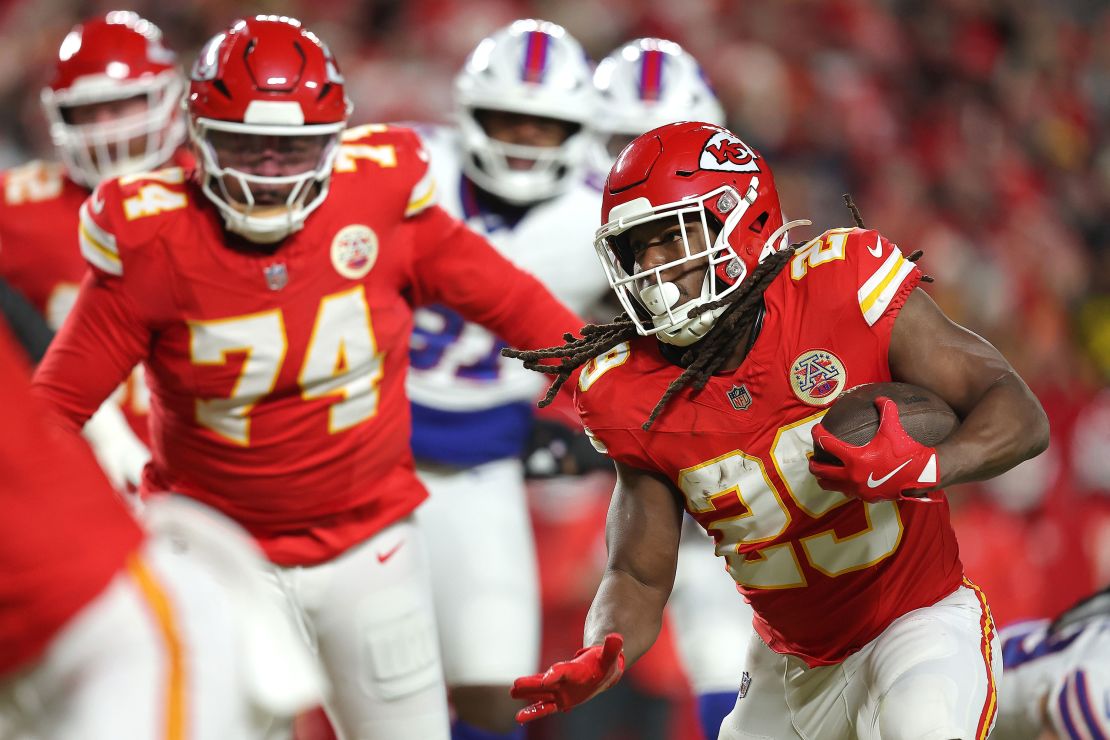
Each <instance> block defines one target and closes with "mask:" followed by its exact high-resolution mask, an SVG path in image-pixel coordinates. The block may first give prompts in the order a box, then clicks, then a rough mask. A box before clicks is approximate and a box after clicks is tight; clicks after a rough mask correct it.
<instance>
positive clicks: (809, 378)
mask: <svg viewBox="0 0 1110 740" xmlns="http://www.w3.org/2000/svg"><path fill="white" fill-rule="evenodd" d="M845 376H846V373H845V371H844V363H843V362H841V361H840V358H839V357H837V356H836V355H834V354H833V353H832V352H829V351H828V350H823V349H811V350H809V351H807V352H803V353H802V354H800V355H798V357H797V359H795V360H794V363H793V364H792V365H791V366H790V387H791V388H792V389H793V390H794V395H795V396H797V397H798V400H799V401H801V402H802V403H805V404H808V405H810V406H828V405H829V404H830V403H832V402H833V401H834V400H836V397H837V396H839V395H840V392H841V391H843V390H844V388H845V385H846V383H845Z"/></svg>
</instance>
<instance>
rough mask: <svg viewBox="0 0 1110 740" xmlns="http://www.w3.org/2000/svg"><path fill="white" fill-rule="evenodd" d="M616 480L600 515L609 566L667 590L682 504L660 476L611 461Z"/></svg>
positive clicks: (679, 525)
mask: <svg viewBox="0 0 1110 740" xmlns="http://www.w3.org/2000/svg"><path fill="white" fill-rule="evenodd" d="M616 468H617V485H616V488H615V489H614V491H613V498H612V501H611V502H610V504H609V514H608V516H607V517H606V521H605V541H606V545H607V546H608V548H609V568H610V569H617V570H621V571H624V572H626V573H628V574H629V575H631V576H633V577H634V578H635V579H636V580H638V581H640V582H641V583H643V584H644V585H646V586H650V587H653V588H658V589H662V590H665V591H667V592H669V591H670V589H671V586H672V584H673V583H674V573H675V566H676V563H677V562H678V540H679V534H680V530H681V524H682V508H681V507H680V506H679V503H678V499H677V497H676V494H675V491H674V488H673V487H672V486H671V484H670V483H669V481H667V480H666V479H665V478H664V477H663V476H661V475H659V474H657V473H653V472H649V471H646V470H642V469H639V468H634V467H631V466H629V465H625V464H622V463H617V464H616Z"/></svg>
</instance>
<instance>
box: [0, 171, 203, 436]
mask: <svg viewBox="0 0 1110 740" xmlns="http://www.w3.org/2000/svg"><path fill="white" fill-rule="evenodd" d="M174 161H176V162H181V163H188V162H191V161H192V158H191V156H190V155H188V154H187V153H185V152H180V153H179V154H177V155H175V157H174ZM87 197H89V191H88V190H86V189H85V188H84V187H83V186H81V185H78V184H77V183H75V182H74V181H73V180H71V179H69V177H67V176H66V173H65V168H64V167H63V166H62V165H61V164H58V163H54V162H41V161H35V162H30V163H28V164H25V165H22V166H20V167H15V168H13V169H11V170H8V171H7V172H5V173H3V175H0V278H3V279H4V280H6V281H7V282H8V283H9V284H10V285H11V286H12V287H14V288H15V289H16V290H18V291H19V292H20V293H22V294H23V296H24V297H26V298H27V299H28V300H29V301H30V302H31V305H33V306H34V307H35V308H36V309H38V311H39V313H40V314H42V316H43V318H45V319H46V323H47V324H49V325H50V327H51V328H52V329H54V330H57V329H58V327H60V326H61V325H62V322H63V321H64V320H65V318H66V316H67V315H68V314H69V310H70V309H71V308H72V307H73V302H74V301H75V300H77V291H78V289H79V288H80V285H81V279H82V277H84V275H85V273H86V272H87V270H88V265H86V263H85V259H84V257H82V256H81V250H80V249H79V248H78V240H77V234H78V217H77V213H78V211H79V210H80V208H81V204H82V203H84V202H85V199H86V198H87ZM117 400H118V401H119V404H120V408H121V410H122V411H123V413H124V415H125V416H126V417H127V420H128V422H130V424H131V427H132V429H133V430H134V431H135V434H137V435H138V436H139V438H140V439H141V440H143V442H148V441H149V434H148V432H147V414H148V412H149V404H148V396H147V389H146V386H145V384H144V383H143V381H142V375H141V374H139V373H136V374H135V375H133V376H131V377H129V378H128V379H127V381H126V384H125V385H124V386H123V387H122V388H120V395H119V397H118V398H117Z"/></svg>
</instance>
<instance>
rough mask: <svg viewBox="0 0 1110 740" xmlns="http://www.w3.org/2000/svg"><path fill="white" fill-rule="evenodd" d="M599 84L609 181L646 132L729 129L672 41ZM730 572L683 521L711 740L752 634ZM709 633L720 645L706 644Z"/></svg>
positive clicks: (625, 53) (695, 662)
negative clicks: (669, 127)
mask: <svg viewBox="0 0 1110 740" xmlns="http://www.w3.org/2000/svg"><path fill="white" fill-rule="evenodd" d="M594 83H595V85H596V86H597V90H598V97H599V98H600V109H599V111H598V116H597V124H596V126H597V128H598V146H596V147H594V164H595V166H596V167H598V170H599V171H600V173H601V174H600V177H601V178H602V179H604V177H605V175H607V174H608V172H609V169H610V168H611V167H612V166H613V162H614V161H615V160H616V158H617V155H618V154H620V152H621V150H622V149H624V147H626V146H627V145H628V144H629V143H630V142H631V141H632V140H633V139H635V138H636V137H637V136H639V135H640V134H642V133H644V132H645V131H649V130H651V129H653V128H655V127H657V126H662V125H664V124H667V123H674V122H676V121H690V120H694V121H704V122H707V123H712V124H716V125H722V126H723V125H724V123H725V112H724V110H723V109H722V108H721V104H720V102H719V101H718V100H717V96H716V95H715V94H714V93H713V90H712V89H710V87H709V85H708V83H707V82H706V79H705V73H704V72H703V71H702V69H701V66H700V65H699V64H698V62H697V60H696V59H694V57H693V56H691V55H690V54H689V53H688V52H686V51H685V50H684V49H683V48H682V47H681V46H679V45H678V44H676V43H674V42H673V41H667V40H665V39H656V38H642V39H634V40H632V41H629V42H628V43H627V44H623V45H621V46H620V47H619V48H617V49H615V50H614V51H613V53H611V54H609V55H608V56H607V57H605V58H604V59H602V60H601V61H600V62H599V63H598V65H597V70H596V71H595V72H594ZM591 215H592V214H591ZM594 269H596V263H595V264H594ZM723 566H724V563H723V562H722V561H720V560H716V559H715V557H714V553H713V540H712V538H711V537H708V536H707V535H706V533H705V532H704V531H703V530H702V529H701V528H700V527H699V526H698V525H697V522H695V521H694V520H693V519H692V518H691V517H688V516H686V517H683V520H682V539H681V540H680V542H679V549H678V566H677V570H676V572H675V582H674V588H673V589H672V590H671V598H670V601H669V603H668V609H669V611H668V614H669V616H670V619H671V623H672V624H673V625H674V631H673V634H674V636H675V644H676V647H677V648H678V654H679V656H680V657H681V658H682V665H683V668H684V669H685V671H686V675H687V676H688V677H689V679H690V685H691V688H692V689H693V691H694V694H695V695H696V696H697V700H698V719H699V721H700V722H701V728H702V734H703V735H704V736H705V737H708V738H715V737H717V734H718V733H719V731H720V729H721V722H722V721H723V720H724V718H725V715H727V714H728V713H729V712H730V711H731V710H732V705H733V704H734V703H735V701H736V691H737V689H738V688H739V686H740V679H741V676H742V675H743V670H744V668H743V658H744V652H745V649H746V647H747V644H748V640H750V639H751V635H752V610H751V607H750V606H748V604H747V603H746V602H745V601H744V600H743V599H740V598H737V596H736V584H735V583H734V582H733V581H732V579H731V578H730V577H729V575H728V573H727V572H725V569H724V567H723ZM707 634H712V635H713V639H712V640H706V639H705V635H707Z"/></svg>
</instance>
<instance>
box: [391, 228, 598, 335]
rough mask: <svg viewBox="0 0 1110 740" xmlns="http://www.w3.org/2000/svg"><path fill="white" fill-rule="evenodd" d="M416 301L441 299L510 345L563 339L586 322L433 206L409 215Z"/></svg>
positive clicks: (482, 239) (470, 232) (476, 235)
mask: <svg viewBox="0 0 1110 740" xmlns="http://www.w3.org/2000/svg"><path fill="white" fill-rule="evenodd" d="M407 223H408V224H409V226H410V227H411V228H413V229H414V258H413V287H414V299H415V302H416V303H417V305H421V304H425V303H443V304H445V305H447V306H449V307H451V308H453V309H455V310H456V311H458V312H459V313H460V314H462V315H463V317H465V318H466V319H467V320H469V321H473V322H475V323H478V324H481V325H482V326H485V327H486V328H487V329H489V330H490V331H492V332H493V333H494V334H496V335H497V336H499V337H501V338H502V339H504V340H505V341H506V342H508V343H509V344H510V345H511V346H513V347H518V348H521V349H539V348H542V347H555V346H558V345H561V344H563V341H564V340H563V334H564V333H566V332H575V333H577V332H578V330H579V329H580V328H582V325H583V324H584V323H585V322H583V321H582V319H581V318H579V317H578V316H576V315H575V314H574V313H572V312H571V311H570V310H569V309H568V308H567V307H566V306H564V305H563V304H562V303H561V302H560V301H559V300H558V299H556V298H555V297H554V296H552V295H551V293H550V292H549V291H548V290H547V288H545V287H544V286H543V285H542V284H541V283H540V282H539V281H538V280H536V278H534V277H532V276H531V275H529V274H528V273H526V272H523V271H522V270H520V269H518V268H517V267H516V266H514V265H513V264H512V263H511V262H509V261H508V260H507V259H505V258H504V257H502V256H501V255H500V254H498V253H497V251H496V250H494V248H493V247H492V246H490V244H489V243H488V242H487V241H486V240H485V239H484V238H483V237H482V236H480V235H478V234H476V233H475V232H473V231H471V230H470V229H469V228H467V227H466V226H465V225H464V224H462V223H461V222H460V221H457V220H456V219H454V218H452V217H451V216H449V215H448V214H447V212H446V211H444V210H443V209H442V208H440V207H438V206H432V207H430V208H428V209H426V210H424V211H422V212H420V213H419V214H418V215H416V216H413V217H412V218H410V219H409V220H408V221H407Z"/></svg>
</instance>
